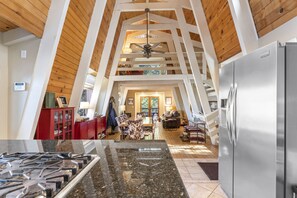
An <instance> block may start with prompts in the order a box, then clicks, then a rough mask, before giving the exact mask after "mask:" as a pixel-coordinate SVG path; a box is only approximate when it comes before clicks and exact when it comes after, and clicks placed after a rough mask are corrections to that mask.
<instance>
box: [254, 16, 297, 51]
mask: <svg viewBox="0 0 297 198" xmlns="http://www.w3.org/2000/svg"><path fill="white" fill-rule="evenodd" d="M296 36H297V17H294V18H293V19H291V20H289V21H288V22H286V23H285V24H283V25H281V26H279V27H278V28H276V29H274V30H273V31H271V32H269V33H268V34H266V35H264V36H263V37H261V38H259V47H263V46H265V45H268V44H270V43H272V42H275V41H279V42H281V43H285V42H287V41H289V40H291V39H293V38H296Z"/></svg>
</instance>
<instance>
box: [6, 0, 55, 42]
mask: <svg viewBox="0 0 297 198" xmlns="http://www.w3.org/2000/svg"><path fill="white" fill-rule="evenodd" d="M50 4H51V0H42V1H40V0H0V10H1V12H0V31H1V32H5V31H8V30H11V29H14V28H17V27H20V28H23V29H25V30H27V31H28V32H31V33H32V34H34V35H36V36H37V37H41V36H42V34H43V29H44V25H45V22H46V19H47V14H48V10H49V7H50Z"/></svg>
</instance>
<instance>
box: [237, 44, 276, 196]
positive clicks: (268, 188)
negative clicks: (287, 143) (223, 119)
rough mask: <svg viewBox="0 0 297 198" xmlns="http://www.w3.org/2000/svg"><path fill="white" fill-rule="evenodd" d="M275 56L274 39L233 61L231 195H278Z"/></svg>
mask: <svg viewBox="0 0 297 198" xmlns="http://www.w3.org/2000/svg"><path fill="white" fill-rule="evenodd" d="M277 60H278V44H277V43H274V44H273V45H269V46H267V47H266V48H262V49H259V50H257V51H256V52H254V53H252V54H249V55H247V56H245V57H243V58H241V59H239V60H238V61H235V67H234V71H235V72H234V73H235V77H234V79H235V86H237V98H236V109H237V113H236V115H237V117H236V126H237V127H236V131H235V134H236V135H235V137H236V138H235V139H236V140H235V141H236V144H235V146H234V197H235V198H251V197H253V198H280V197H277V196H276V191H275V188H276V187H275V186H276V169H277V168H276V155H277V121H278V120H277V113H278V112H277V102H278V99H277V88H278V80H277V75H278V74H277V67H278V63H277ZM279 83H280V82H279Z"/></svg>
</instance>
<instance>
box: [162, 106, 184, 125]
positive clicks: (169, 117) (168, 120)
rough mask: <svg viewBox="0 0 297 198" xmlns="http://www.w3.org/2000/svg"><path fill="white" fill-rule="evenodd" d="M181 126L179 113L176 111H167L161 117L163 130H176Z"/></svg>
mask: <svg viewBox="0 0 297 198" xmlns="http://www.w3.org/2000/svg"><path fill="white" fill-rule="evenodd" d="M180 124H181V119H180V113H178V112H177V111H174V110H173V111H168V112H165V113H164V114H163V115H162V125H163V128H164V129H176V128H179V127H180Z"/></svg>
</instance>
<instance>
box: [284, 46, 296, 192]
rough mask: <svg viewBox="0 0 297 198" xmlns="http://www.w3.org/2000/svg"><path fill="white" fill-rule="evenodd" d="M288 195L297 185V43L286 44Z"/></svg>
mask: <svg viewBox="0 0 297 198" xmlns="http://www.w3.org/2000/svg"><path fill="white" fill-rule="evenodd" d="M286 62H287V66H286V81H287V86H286V94H287V97H286V122H287V123H286V126H287V128H286V139H287V141H286V143H287V149H286V151H287V158H286V161H287V163H286V168H287V171H286V179H287V186H286V197H287V198H293V190H292V187H293V186H297V116H296V115H297V99H296V98H297V89H296V85H297V82H296V78H297V44H287V46H286Z"/></svg>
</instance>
